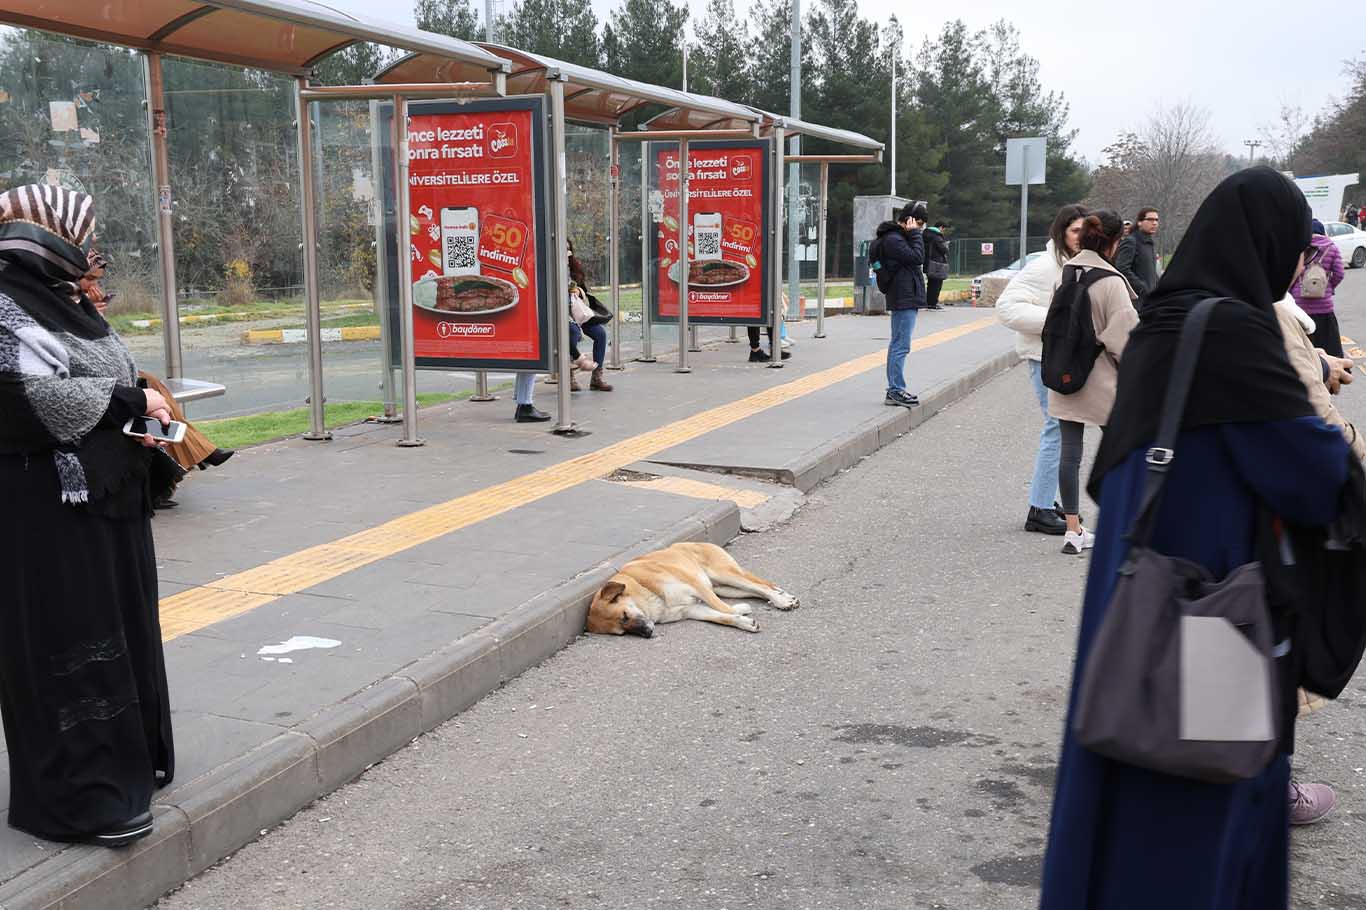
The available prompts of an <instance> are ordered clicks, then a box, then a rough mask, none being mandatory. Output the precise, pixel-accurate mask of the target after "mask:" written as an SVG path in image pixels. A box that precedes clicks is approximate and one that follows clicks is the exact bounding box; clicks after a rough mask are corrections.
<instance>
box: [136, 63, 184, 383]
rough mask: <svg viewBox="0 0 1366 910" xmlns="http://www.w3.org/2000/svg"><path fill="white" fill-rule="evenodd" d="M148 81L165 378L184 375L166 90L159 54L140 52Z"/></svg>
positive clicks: (149, 126) (148, 114) (148, 121)
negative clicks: (181, 358)
mask: <svg viewBox="0 0 1366 910" xmlns="http://www.w3.org/2000/svg"><path fill="white" fill-rule="evenodd" d="M142 63H143V73H144V76H145V77H146V81H147V124H148V132H150V134H151V136H152V183H153V184H154V185H155V186H156V192H157V255H158V256H159V258H160V260H161V344H162V351H163V354H164V357H165V360H166V378H167V379H179V378H181V377H182V376H184V375H185V374H184V370H183V368H182V365H181V360H180V307H179V305H178V301H177V299H176V277H175V233H174V230H175V229H174V225H175V222H174V220H173V219H172V213H171V165H170V156H169V154H168V153H167V150H166V128H167V122H166V90H165V87H164V83H163V81H162V78H161V55H160V54H157V53H151V52H148V53H145V54H143V55H142Z"/></svg>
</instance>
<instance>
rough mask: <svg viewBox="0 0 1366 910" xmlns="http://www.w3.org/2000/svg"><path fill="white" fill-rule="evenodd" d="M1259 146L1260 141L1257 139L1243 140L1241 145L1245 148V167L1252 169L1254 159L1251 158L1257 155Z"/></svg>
mask: <svg viewBox="0 0 1366 910" xmlns="http://www.w3.org/2000/svg"><path fill="white" fill-rule="evenodd" d="M1261 144H1262V143H1261V140H1259V139H1244V140H1243V145H1245V146H1247V166H1248V167H1252V165H1253V164H1254V158H1253V156H1254V155H1255V154H1257V147H1258V146H1260V145H1261Z"/></svg>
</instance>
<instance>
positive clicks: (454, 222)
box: [441, 206, 479, 275]
mask: <svg viewBox="0 0 1366 910" xmlns="http://www.w3.org/2000/svg"><path fill="white" fill-rule="evenodd" d="M441 273H442V274H443V275H478V274H479V210H478V209H477V208H474V207H473V206H470V207H467V208H443V209H442V210H441Z"/></svg>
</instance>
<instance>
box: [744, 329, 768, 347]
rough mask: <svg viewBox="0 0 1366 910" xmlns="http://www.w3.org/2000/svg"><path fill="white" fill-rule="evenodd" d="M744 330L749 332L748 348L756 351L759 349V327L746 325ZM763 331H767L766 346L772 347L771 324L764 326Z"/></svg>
mask: <svg viewBox="0 0 1366 910" xmlns="http://www.w3.org/2000/svg"><path fill="white" fill-rule="evenodd" d="M746 331H747V332H749V346H750V348H751V349H752V350H756V351H757V350H758V349H759V327H758V326H757V325H752V326H748V327H747V328H746ZM765 331H767V332H768V346H769V347H773V326H771V325H770V326H766V327H765Z"/></svg>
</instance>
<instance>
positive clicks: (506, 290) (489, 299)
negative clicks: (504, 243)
mask: <svg viewBox="0 0 1366 910" xmlns="http://www.w3.org/2000/svg"><path fill="white" fill-rule="evenodd" d="M519 299H520V295H519V294H518V291H517V285H516V284H514V283H513V282H511V281H507V280H505V279H503V278H499V277H497V276H494V275H429V276H426V277H424V278H422V279H421V280H420V281H417V282H415V283H414V284H413V304H414V306H417V307H418V308H420V309H423V310H426V311H427V312H429V313H435V314H436V315H438V316H452V315H454V316H492V315H493V314H495V313H502V312H505V311H507V310H510V309H512V308H513V307H515V306H516V305H517V302H518V300H519Z"/></svg>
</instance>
